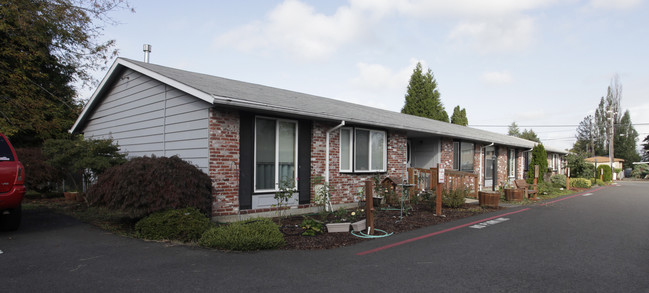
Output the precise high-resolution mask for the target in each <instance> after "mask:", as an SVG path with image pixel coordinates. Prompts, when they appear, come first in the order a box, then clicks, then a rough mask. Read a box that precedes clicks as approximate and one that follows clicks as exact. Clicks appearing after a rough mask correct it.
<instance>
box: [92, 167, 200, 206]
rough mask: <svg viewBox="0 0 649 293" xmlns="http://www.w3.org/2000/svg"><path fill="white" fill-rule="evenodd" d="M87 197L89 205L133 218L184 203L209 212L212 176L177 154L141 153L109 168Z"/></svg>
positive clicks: (183, 204)
mask: <svg viewBox="0 0 649 293" xmlns="http://www.w3.org/2000/svg"><path fill="white" fill-rule="evenodd" d="M86 197H87V199H88V203H89V204H90V205H95V206H103V207H106V208H108V209H110V210H117V211H121V212H124V213H126V214H128V215H129V216H131V217H133V218H141V217H144V216H147V215H149V214H151V213H154V212H159V211H164V210H169V209H180V208H185V207H194V208H197V209H198V210H200V211H201V212H202V213H203V214H205V215H210V214H211V211H212V180H211V179H210V177H209V176H207V174H205V173H203V172H202V171H200V170H199V169H198V168H196V167H195V166H193V165H191V164H190V163H188V162H185V161H183V160H181V159H180V158H178V157H176V156H174V157H170V158H167V157H155V156H154V157H150V158H149V157H139V158H133V159H131V160H130V161H128V162H127V163H125V164H123V165H120V166H115V167H112V168H110V169H108V170H106V171H105V172H104V173H103V174H101V175H100V176H99V179H98V180H97V183H95V184H94V185H92V186H91V187H90V189H88V192H87V194H86Z"/></svg>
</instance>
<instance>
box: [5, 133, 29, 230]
mask: <svg viewBox="0 0 649 293" xmlns="http://www.w3.org/2000/svg"><path fill="white" fill-rule="evenodd" d="M23 196H25V167H23V164H21V163H20V162H19V161H18V156H16V151H15V150H14V148H13V146H11V143H10V142H9V140H8V139H7V137H6V136H4V134H2V133H0V228H2V229H5V230H16V229H18V226H20V217H21V203H22V201H23Z"/></svg>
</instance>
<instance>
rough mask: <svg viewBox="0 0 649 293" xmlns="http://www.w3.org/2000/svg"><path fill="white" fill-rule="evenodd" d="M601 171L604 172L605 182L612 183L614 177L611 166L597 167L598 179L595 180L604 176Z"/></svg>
mask: <svg viewBox="0 0 649 293" xmlns="http://www.w3.org/2000/svg"><path fill="white" fill-rule="evenodd" d="M601 170H604V182H610V181H611V180H612V179H613V175H612V173H611V166H609V165H599V166H597V177H595V178H600V174H602V171H601Z"/></svg>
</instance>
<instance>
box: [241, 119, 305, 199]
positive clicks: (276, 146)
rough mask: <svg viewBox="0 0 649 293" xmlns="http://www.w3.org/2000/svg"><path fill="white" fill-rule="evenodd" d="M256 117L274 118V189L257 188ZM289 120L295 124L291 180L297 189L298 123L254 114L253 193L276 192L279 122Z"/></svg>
mask: <svg viewBox="0 0 649 293" xmlns="http://www.w3.org/2000/svg"><path fill="white" fill-rule="evenodd" d="M257 119H266V120H275V184H274V186H275V188H274V189H257ZM280 121H281V122H290V123H293V124H295V158H294V160H295V180H294V182H293V186H294V190H297V183H298V182H297V180H298V176H297V172H298V170H297V169H298V141H299V138H298V135H299V133H300V131H299V129H298V128H299V123H298V122H297V120H290V119H281V118H274V117H266V116H256V117H255V133H254V141H255V146H254V150H253V154H254V155H253V157H254V158H253V162H254V163H253V166H252V167H253V179H252V180H253V190H254V191H253V192H254V193H264V192H276V191H279V186H278V185H279V122H280Z"/></svg>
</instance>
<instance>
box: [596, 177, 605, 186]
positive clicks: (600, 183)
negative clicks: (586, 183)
mask: <svg viewBox="0 0 649 293" xmlns="http://www.w3.org/2000/svg"><path fill="white" fill-rule="evenodd" d="M595 183H596V184H597V185H599V186H604V185H606V183H605V182H604V181H602V180H600V179H597V180H595Z"/></svg>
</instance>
